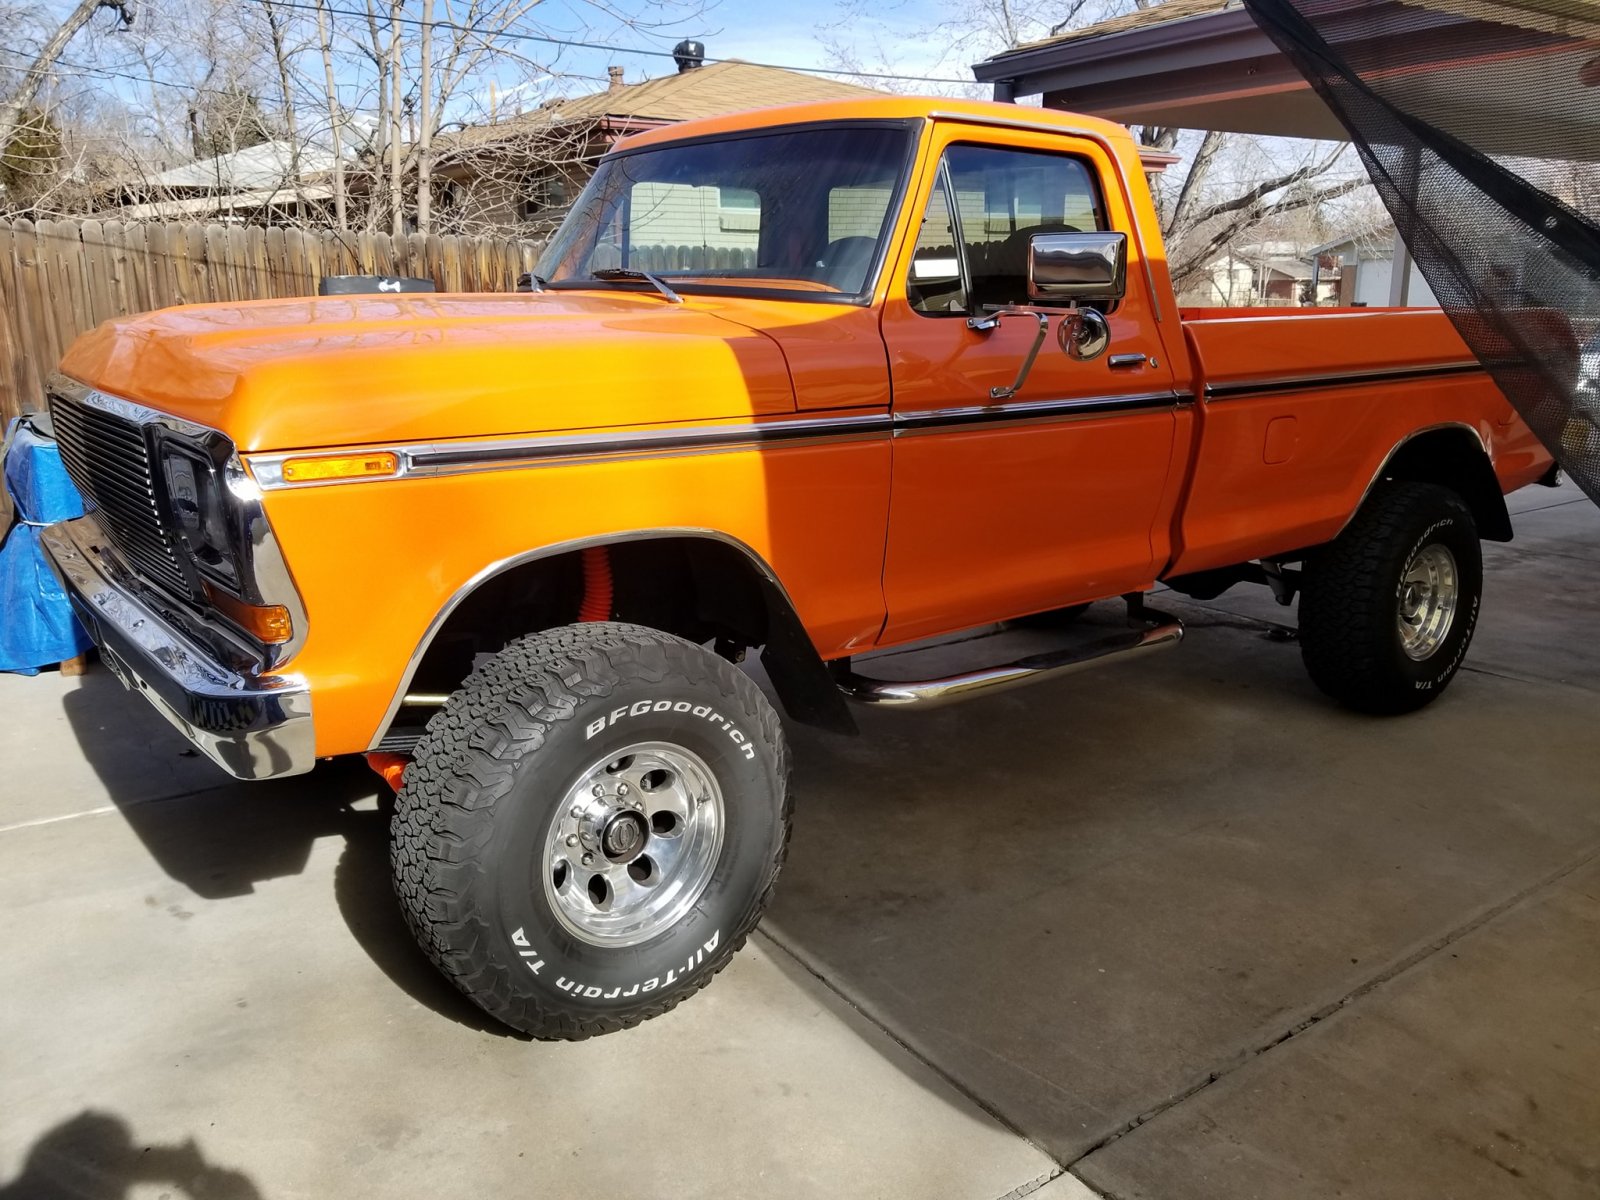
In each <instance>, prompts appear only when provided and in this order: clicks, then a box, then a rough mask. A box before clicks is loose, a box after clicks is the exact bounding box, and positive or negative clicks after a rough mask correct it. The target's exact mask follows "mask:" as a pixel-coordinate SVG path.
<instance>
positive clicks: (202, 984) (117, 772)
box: [0, 489, 1600, 1200]
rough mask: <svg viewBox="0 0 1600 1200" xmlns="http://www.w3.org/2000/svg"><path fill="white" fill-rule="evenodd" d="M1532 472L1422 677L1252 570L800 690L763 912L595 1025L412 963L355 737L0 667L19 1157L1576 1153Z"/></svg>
mask: <svg viewBox="0 0 1600 1200" xmlns="http://www.w3.org/2000/svg"><path fill="white" fill-rule="evenodd" d="M1514 500H1515V504H1514V507H1515V508H1516V509H1517V510H1519V513H1518V517H1517V526H1518V530H1519V540H1518V542H1516V543H1514V544H1512V545H1511V546H1509V547H1490V548H1488V567H1489V582H1488V595H1487V599H1486V608H1485V612H1484V616H1483V620H1482V623H1481V625H1480V627H1479V633H1478V639H1477V641H1476V643H1475V645H1474V649H1473V651H1472V654H1471V655H1470V656H1469V658H1468V663H1467V670H1466V673H1464V674H1463V675H1462V676H1461V677H1460V678H1459V679H1458V681H1457V682H1456V684H1455V685H1454V687H1453V688H1452V690H1451V692H1450V694H1449V695H1448V696H1447V697H1446V698H1445V699H1444V700H1442V701H1441V702H1440V703H1439V704H1437V705H1435V706H1434V707H1432V708H1430V709H1429V710H1427V711H1425V712H1424V713H1421V714H1418V715H1416V716H1413V717H1408V718H1403V719H1399V720H1391V721H1376V720H1371V719H1366V718H1361V717H1357V716H1353V715H1350V714H1347V713H1343V712H1341V711H1339V710H1337V709H1334V708H1332V707H1331V706H1330V705H1328V704H1327V703H1325V702H1324V701H1323V700H1322V699H1321V698H1320V697H1319V696H1318V695H1317V693H1316V692H1315V691H1314V689H1313V688H1312V687H1311V685H1310V683H1309V682H1308V681H1307V680H1306V678H1305V676H1304V673H1303V672H1302V671H1301V669H1300V664H1299V656H1298V651H1297V650H1296V648H1295V646H1294V644H1293V642H1292V641H1291V640H1289V639H1288V637H1287V636H1286V635H1285V633H1284V631H1283V629H1282V628H1281V627H1282V626H1292V624H1293V617H1292V613H1290V612H1289V611H1288V610H1283V609H1279V608H1277V607H1276V606H1275V605H1274V604H1273V603H1272V602H1271V600H1270V598H1268V597H1266V596H1265V595H1264V594H1262V595H1255V594H1252V593H1251V592H1249V591H1248V590H1246V589H1238V590H1237V591H1236V593H1233V594H1230V595H1228V596H1225V597H1223V598H1222V599H1221V600H1219V601H1217V602H1214V603H1212V604H1209V605H1199V604H1193V603H1180V602H1178V601H1176V600H1172V601H1171V604H1170V606H1171V607H1172V608H1174V609H1176V610H1179V611H1181V613H1182V615H1183V616H1184V617H1185V618H1186V620H1188V622H1189V624H1190V637H1189V639H1188V641H1187V642H1186V643H1185V645H1184V646H1183V647H1182V648H1181V649H1180V650H1179V651H1177V652H1175V653H1173V654H1169V655H1165V656H1157V657H1155V658H1151V659H1148V660H1144V661H1141V662H1138V663H1135V664H1130V665H1128V666H1126V667H1108V668H1107V669H1106V670H1105V671H1104V672H1102V673H1097V674H1089V675H1082V676H1078V677H1076V678H1074V679H1071V680H1066V681H1063V682H1061V683H1059V684H1054V685H1046V686H1044V687H1042V688H1039V689H1035V690H1032V691H1029V692H1022V693H1015V694H1012V695H1010V696H1004V697H997V698H994V699H989V700H982V701H976V702H973V703H972V704H970V705H968V706H966V707H964V708H956V709H951V710H945V711H943V712H939V713H935V714H930V715H912V714H894V713H876V712H872V713H865V714H863V722H862V723H863V726H864V734H865V736H863V737H862V738H860V739H855V740H849V739H838V738H831V737H828V736H826V735H820V734H813V733H811V732H810V731H806V730H792V731H791V733H792V737H793V739H794V742H795V745H796V750H797V758H798V763H799V767H798V776H797V789H798V805H797V825H796V834H795V841H794V847H793V851H792V853H791V855H790V859H789V863H788V866H787V867H786V869H785V874H784V877H783V879H782V881H781V883H780V887H779V894H778V900H777V902H776V905H775V907H774V909H773V911H772V913H771V915H770V916H769V918H768V919H767V920H766V922H765V923H764V924H763V927H762V930H761V932H760V933H759V934H758V935H757V936H756V937H755V938H754V939H753V941H752V944H751V945H750V947H749V948H747V950H746V951H745V952H744V953H743V954H742V955H741V956H740V957H739V958H738V960H736V962H735V964H734V965H733V966H732V967H731V968H729V970H728V971H727V972H725V973H724V974H723V975H722V976H721V977H720V978H719V979H718V980H717V981H716V983H715V984H714V985H713V986H712V987H711V988H710V989H708V990H707V991H706V992H705V993H703V994H701V995H700V996H699V997H697V998H695V999H694V1000H692V1001H691V1002H689V1003H688V1004H686V1005H684V1006H683V1007H682V1008H680V1009H678V1010H677V1011H675V1012H673V1013H671V1014H669V1015H668V1016H666V1017H664V1018H662V1019H660V1020H658V1021H654V1022H650V1023H648V1024H646V1025H644V1026H642V1027H640V1028H639V1029H636V1030H633V1031H630V1032H628V1033H625V1034H620V1035H616V1036H612V1037H607V1038H601V1039H598V1040H596V1041H592V1042H587V1043H581V1044H541V1043H533V1042H527V1041H523V1040H520V1039H517V1038H515V1037H510V1036H506V1035H504V1034H503V1033H502V1032H501V1031H499V1030H498V1029H495V1028H493V1027H491V1026H489V1025H487V1024H486V1023H485V1022H484V1021H483V1020H481V1019H479V1016H478V1014H477V1012H476V1010H475V1009H473V1008H472V1007H471V1006H470V1005H469V1004H467V1003H466V1002H465V1001H464V1000H462V999H460V998H459V997H458V996H456V994H455V993H454V992H453V991H452V990H451V989H450V988H449V987H448V986H447V985H446V984H444V983H443V982H441V981H440V980H438V979H437V978H436V977H435V976H434V974H433V972H432V970H431V968H430V967H429V966H428V965H427V964H426V962H425V961H424V960H423V959H422V958H421V956H420V954H419V953H418V952H417V951H416V950H415V948H414V947H413V945H412V943H411V942H410V939H409V935H408V934H407V933H406V931H405V930H404V928H403V926H402V925H401V923H400V920H399V918H398V916H397V915H396V914H395V912H394V909H393V907H392V902H391V900H390V897H389V895H388V882H387V865H386V860H385V847H384V831H383V817H382V814H381V813H380V812H379V811H378V805H377V787H376V781H375V777H373V776H371V775H370V774H369V773H368V772H367V771H366V769H365V768H364V767H362V766H360V765H358V764H350V763H336V764H330V765H328V766H325V767H323V768H321V769H319V771H318V772H317V773H316V774H314V775H313V776H310V777H308V778H306V779H303V780H292V781H288V782H286V783H282V784H263V785H249V786H247V785H242V784H233V783H229V782H228V781H227V780H226V779H224V778H223V777H222V776H221V775H220V773H219V772H217V771H216V769H215V768H213V767H211V766H210V765H209V764H208V763H207V762H205V761H204V760H202V759H200V758H197V757H195V756H193V755H192V754H190V753H188V752H186V751H185V748H184V745H183V743H182V742H181V741H180V740H179V739H178V737H177V735H176V734H174V733H172V732H171V731H170V730H169V729H168V727H167V726H166V725H165V724H164V723H162V722H161V721H160V720H159V719H158V718H157V717H155V716H154V714H153V713H151V712H149V711H148V710H147V709H146V708H145V707H144V706H143V705H142V703H140V702H139V701H137V700H135V699H134V698H132V697H128V696H125V695H124V694H123V693H122V692H121V690H120V688H118V686H117V685H116V684H115V683H114V682H113V681H112V680H111V679H110V677H109V676H107V675H106V674H105V673H104V672H103V671H102V672H98V673H94V674H91V675H89V676H87V677H85V678H84V679H82V680H78V681H74V680H64V679H61V678H59V677H57V676H54V675H46V676H41V677H39V678H37V679H22V678H17V677H8V676H0V764H3V766H0V770H3V772H4V774H3V776H0V780H3V782H0V796H3V797H4V799H3V803H0V918H3V920H0V961H3V962H4V964H5V967H4V974H3V977H0V978H3V980H4V983H3V985H0V986H3V991H0V1200H24V1198H26V1200H38V1198H41V1197H57V1196H60V1197H69V1196H70V1197H92V1198H95V1200H100V1198H106V1200H110V1198H113V1197H115V1198H121V1197H129V1198H134V1197H137V1198H140V1200H145V1198H149V1200H154V1198H156V1197H159V1196H163V1195H166V1196H171V1197H174V1198H177V1197H182V1196H186V1195H187V1196H195V1197H224V1198H227V1200H248V1198H253V1197H262V1198H270V1200H285V1198H289V1197H329V1196H357V1195H359V1196H396V1197H411V1196H440V1197H454V1196H462V1197H466V1196H501V1195H506V1196H510V1195H516V1196H536V1197H569V1196H571V1197H582V1196H596V1197H599V1196H606V1197H679V1196H695V1197H749V1196H783V1197H789V1196H828V1197H838V1196H850V1197H901V1196H904V1197H918V1198H928V1197H971V1198H974V1200H1000V1198H1003V1197H1020V1196H1023V1195H1029V1194H1034V1195H1037V1196H1039V1197H1041V1200H1069V1198H1071V1197H1081V1196H1086V1195H1088V1194H1090V1193H1089V1192H1088V1191H1087V1190H1086V1189H1085V1186H1084V1183H1083V1182H1080V1180H1082V1181H1087V1183H1088V1184H1089V1185H1092V1187H1093V1188H1094V1189H1096V1190H1097V1191H1100V1192H1103V1193H1105V1194H1107V1195H1110V1196H1113V1197H1118V1198H1122V1200H1132V1198H1134V1197H1152V1198H1156V1197H1159V1198H1162V1200H1179V1198H1182V1200H1190V1198H1196V1197H1216V1198H1219V1200H1220V1198H1222V1197H1227V1198H1228V1200H1240V1198H1243V1197H1252V1196H1260V1197H1296V1198H1298V1197H1322V1196H1360V1197H1390V1196H1392V1197H1408V1198H1409V1197H1419V1196H1450V1197H1453V1198H1457V1200H1465V1198H1472V1197H1496V1198H1502V1197H1508V1196H1509V1197H1516V1196H1528V1197H1534V1196H1540V1197H1544V1196H1551V1197H1567V1196H1571V1197H1578V1196H1583V1197H1592V1196H1594V1195H1595V1194H1596V1192H1597V1191H1600V1090H1597V1089H1596V1087H1595V1086H1594V1082H1593V1081H1594V1080H1595V1079H1596V1078H1600V954H1597V953H1596V947H1597V945H1600V736H1597V735H1600V513H1597V512H1596V511H1595V510H1594V509H1593V508H1592V507H1591V506H1590V505H1588V503H1587V502H1586V501H1584V500H1583V499H1582V498H1581V497H1580V496H1579V495H1578V494H1577V493H1576V491H1574V490H1572V489H1563V490H1561V491H1547V490H1543V489H1533V490H1530V491H1528V492H1525V493H1522V494H1520V495H1519V496H1517V497H1515V498H1514ZM1110 616H1111V614H1109V613H1108V614H1107V619H1109V617H1110ZM1090 619H1091V620H1093V619H1097V618H1096V615H1095V614H1091V618H1090ZM1006 636H1011V637H1021V636H1022V635H1006ZM979 653H987V651H982V650H980V649H979V648H978V647H974V646H973V645H971V644H967V643H961V644H955V645H951V646H945V647H941V648H939V649H938V650H937V651H935V652H933V657H935V658H937V659H939V660H941V661H942V662H946V663H947V662H950V661H963V660H965V659H967V658H970V657H971V656H974V655H977V654H979ZM900 665H901V666H902V667H904V660H903V659H902V660H900ZM893 669H894V666H893V665H890V666H887V667H885V668H884V670H885V673H888V672H889V671H890V670H893ZM907 669H909V668H907ZM1069 1169H1070V1170H1069ZM1064 1171H1066V1172H1068V1173H1065V1174H1064V1173H1063V1172H1064Z"/></svg>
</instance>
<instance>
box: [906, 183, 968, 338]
mask: <svg viewBox="0 0 1600 1200" xmlns="http://www.w3.org/2000/svg"><path fill="white" fill-rule="evenodd" d="M906 296H907V298H908V299H909V300H910V301H911V307H912V308H914V309H916V310H917V311H918V312H920V313H927V314H929V315H930V316H932V315H937V314H947V313H957V314H959V313H965V312H966V311H967V297H966V293H964V292H963V291H962V290H961V258H960V253H959V251H957V249H956V227H955V222H954V220H952V218H951V216H950V193H949V191H948V190H946V188H945V181H944V178H943V177H942V176H941V177H940V179H939V182H938V184H937V186H935V187H934V189H933V195H931V196H929V197H928V207H927V209H926V210H925V211H924V212H923V214H922V228H921V229H920V230H918V232H917V244H916V247H915V248H914V249H913V250H912V251H911V278H910V279H909V280H907V281H906Z"/></svg>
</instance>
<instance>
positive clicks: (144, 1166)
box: [0, 1110, 261, 1200]
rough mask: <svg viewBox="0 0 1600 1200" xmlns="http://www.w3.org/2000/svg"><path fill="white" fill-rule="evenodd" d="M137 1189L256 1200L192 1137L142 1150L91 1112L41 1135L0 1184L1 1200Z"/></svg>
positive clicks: (100, 1199)
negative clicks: (18, 1167) (14, 1174)
mask: <svg viewBox="0 0 1600 1200" xmlns="http://www.w3.org/2000/svg"><path fill="white" fill-rule="evenodd" d="M14 1115H15V1114H13V1116H14ZM140 1184H151V1185H155V1186H157V1187H161V1188H171V1189H174V1190H175V1191H177V1192H178V1193H180V1194H181V1195H182V1196H184V1197H188V1198H190V1200H261V1193H260V1192H259V1191H257V1190H256V1186H255V1184H253V1183H252V1182H251V1181H250V1177H249V1176H248V1175H246V1174H244V1173H243V1172H242V1171H231V1170H228V1169H227V1168H225V1167H219V1166H217V1165H216V1164H214V1163H211V1162H208V1161H207V1160H206V1156H205V1155H204V1154H203V1153H202V1152H201V1150H200V1147H199V1146H198V1145H197V1144H196V1142H195V1140H194V1139H193V1138H190V1139H189V1140H188V1141H186V1142H184V1143H183V1144H182V1145H176V1146H162V1145H156V1146H141V1145H140V1144H139V1143H137V1142H135V1141H134V1139H133V1131H132V1130H131V1129H129V1128H128V1123H127V1122H126V1121H124V1120H123V1119H122V1118H121V1117H116V1116H112V1115H111V1114H109V1113H103V1112H95V1111H93V1110H86V1111H84V1112H81V1113H79V1114H78V1115H77V1116H75V1117H72V1118H71V1119H69V1120H66V1121H63V1122H62V1123H61V1124H59V1125H57V1126H56V1127H55V1128H53V1129H51V1130H48V1131H47V1132H45V1133H44V1134H43V1135H41V1136H40V1138H39V1139H38V1140H37V1141H36V1142H34V1144H33V1146H32V1147H31V1148H30V1149H29V1150H28V1154H27V1158H26V1159H25V1160H24V1161H23V1164H22V1173H21V1174H20V1175H18V1176H17V1177H16V1178H15V1179H13V1180H11V1181H10V1182H9V1183H0V1200H125V1198H126V1197H128V1196H129V1195H130V1194H131V1192H132V1189H133V1188H134V1187H136V1186H138V1185H140ZM161 1194H162V1195H163V1196H171V1195H172V1193H171V1192H169V1191H163V1192H162V1193H161ZM175 1200H176V1198H175Z"/></svg>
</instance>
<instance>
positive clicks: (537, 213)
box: [522, 175, 568, 221]
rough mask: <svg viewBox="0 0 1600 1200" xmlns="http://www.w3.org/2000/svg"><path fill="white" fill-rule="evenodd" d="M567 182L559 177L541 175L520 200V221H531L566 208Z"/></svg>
mask: <svg viewBox="0 0 1600 1200" xmlns="http://www.w3.org/2000/svg"><path fill="white" fill-rule="evenodd" d="M567 201H568V196H567V181H566V180H565V179H563V178H562V177H561V176H559V175H541V176H539V177H538V178H537V179H535V180H534V181H533V183H532V184H530V185H529V187H528V192H527V194H526V195H525V196H523V198H522V219H523V220H524V221H532V220H534V219H536V218H539V217H544V216H548V215H549V214H550V213H551V212H552V211H553V210H560V209H563V208H565V207H566V206H567Z"/></svg>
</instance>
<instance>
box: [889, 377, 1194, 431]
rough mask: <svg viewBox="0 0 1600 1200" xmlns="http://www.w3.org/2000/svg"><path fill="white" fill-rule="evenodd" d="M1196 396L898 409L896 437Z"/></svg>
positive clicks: (1165, 405)
mask: <svg viewBox="0 0 1600 1200" xmlns="http://www.w3.org/2000/svg"><path fill="white" fill-rule="evenodd" d="M1191 399H1193V397H1192V396H1190V395H1188V394H1187V393H1184V392H1178V391H1173V390H1172V389H1170V388H1169V389H1167V390H1166V391H1157V392H1130V393H1128V394H1127V395H1122V396H1116V395H1112V396H1078V397H1072V398H1068V399H1062V400H1023V401H1019V402H1017V403H1013V404H972V405H965V406H961V407H956V408H936V409H929V410H927V411H924V412H904V413H896V414H895V417H894V433H895V436H896V437H905V436H907V435H915V434H928V433H947V432H950V431H952V430H957V429H967V428H971V427H973V426H988V427H993V426H1005V425H1032V424H1037V423H1042V422H1047V421H1061V420H1068V419H1072V418H1083V417H1095V416H1105V415H1107V414H1111V413H1119V412H1139V411H1142V410H1147V409H1148V410H1159V409H1171V408H1176V407H1177V406H1178V405H1180V404H1183V403H1185V402H1186V401H1187V400H1191Z"/></svg>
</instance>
